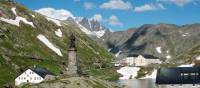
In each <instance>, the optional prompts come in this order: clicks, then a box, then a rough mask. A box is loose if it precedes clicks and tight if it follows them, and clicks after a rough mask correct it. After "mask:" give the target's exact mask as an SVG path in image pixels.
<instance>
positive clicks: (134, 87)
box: [117, 79, 155, 88]
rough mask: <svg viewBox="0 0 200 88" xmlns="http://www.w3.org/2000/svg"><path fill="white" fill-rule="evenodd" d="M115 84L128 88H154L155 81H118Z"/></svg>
mask: <svg viewBox="0 0 200 88" xmlns="http://www.w3.org/2000/svg"><path fill="white" fill-rule="evenodd" d="M117 83H119V84H121V85H125V86H127V87H128V88H155V79H120V80H118V81H117Z"/></svg>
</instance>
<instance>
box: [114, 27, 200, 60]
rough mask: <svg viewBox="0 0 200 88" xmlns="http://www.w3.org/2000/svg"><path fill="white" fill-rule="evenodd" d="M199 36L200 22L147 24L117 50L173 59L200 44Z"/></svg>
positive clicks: (123, 52)
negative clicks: (180, 24)
mask: <svg viewBox="0 0 200 88" xmlns="http://www.w3.org/2000/svg"><path fill="white" fill-rule="evenodd" d="M199 36H200V24H191V25H183V26H178V25H174V24H155V25H153V24H146V25H143V26H141V27H140V28H138V29H136V31H135V32H134V33H133V34H132V35H131V37H127V38H128V39H127V41H125V42H124V43H123V44H121V45H120V46H118V47H117V48H118V50H116V51H115V52H119V51H120V52H121V53H120V56H127V55H130V54H152V55H155V56H158V57H160V58H165V59H173V58H177V57H178V56H179V55H180V54H183V53H186V52H187V51H189V50H190V49H192V48H194V47H195V46H197V45H200V41H199V40H200V37H199ZM112 44H115V43H112Z"/></svg>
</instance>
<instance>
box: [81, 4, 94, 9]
mask: <svg viewBox="0 0 200 88" xmlns="http://www.w3.org/2000/svg"><path fill="white" fill-rule="evenodd" d="M83 6H84V8H85V9H86V10H90V9H93V8H94V7H95V5H94V3H92V2H85V3H84V4H83Z"/></svg>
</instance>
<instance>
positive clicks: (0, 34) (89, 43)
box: [0, 0, 117, 85]
mask: <svg viewBox="0 0 200 88" xmlns="http://www.w3.org/2000/svg"><path fill="white" fill-rule="evenodd" d="M82 29H83V28H82V27H81V26H80V25H78V24H73V23H71V22H67V21H60V20H56V19H53V18H49V17H45V16H43V15H41V14H38V13H35V12H33V11H30V10H28V9H27V8H26V7H24V6H22V5H19V4H17V3H14V2H7V0H1V1H0V73H1V75H0V85H4V84H6V83H11V84H12V83H13V82H14V79H15V78H16V77H17V76H18V75H19V74H20V73H21V72H23V71H24V70H26V69H27V68H31V67H34V66H37V67H45V68H47V69H48V70H50V71H51V72H53V73H54V74H56V75H59V74H62V73H63V71H65V70H66V67H67V60H68V59H67V52H68V51H67V49H68V43H69V39H68V36H69V35H70V34H71V33H74V34H75V36H76V37H77V48H78V57H79V58H78V59H79V62H80V67H81V70H82V72H83V74H87V75H91V76H94V77H97V78H102V79H106V80H112V79H113V78H116V77H117V75H116V74H115V72H114V71H113V70H112V68H111V65H110V62H111V61H112V58H113V55H111V54H110V53H108V52H107V50H106V49H104V48H102V47H101V46H100V45H98V44H97V43H96V42H95V41H93V40H92V39H91V38H89V37H88V36H87V35H85V33H83V32H82V31H81V30H82ZM95 63H99V64H100V66H101V69H99V68H100V67H99V65H98V66H96V65H95Z"/></svg>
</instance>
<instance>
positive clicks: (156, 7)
mask: <svg viewBox="0 0 200 88" xmlns="http://www.w3.org/2000/svg"><path fill="white" fill-rule="evenodd" d="M163 9H166V8H165V7H164V6H163V5H162V4H160V3H159V4H145V5H142V6H138V7H135V9H134V11H135V12H145V11H154V10H163Z"/></svg>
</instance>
